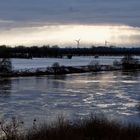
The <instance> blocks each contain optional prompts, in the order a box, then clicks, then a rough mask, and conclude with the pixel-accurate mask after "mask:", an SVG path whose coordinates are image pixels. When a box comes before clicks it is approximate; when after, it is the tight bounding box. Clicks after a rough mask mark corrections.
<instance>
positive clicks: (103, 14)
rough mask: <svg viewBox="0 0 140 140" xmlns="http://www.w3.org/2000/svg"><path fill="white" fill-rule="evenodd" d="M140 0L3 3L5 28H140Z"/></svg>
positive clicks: (15, 0) (16, 0)
mask: <svg viewBox="0 0 140 140" xmlns="http://www.w3.org/2000/svg"><path fill="white" fill-rule="evenodd" d="M139 18H140V1H139V0H116V1H115V0H1V1H0V20H6V21H7V20H8V21H9V20H10V21H12V22H9V23H6V24H4V23H1V22H0V26H2V27H4V26H5V27H11V26H26V25H34V24H49V23H50V24H64V23H65V24H67V23H78V24H79V23H80V24H96V23H100V24H127V25H131V26H138V27H140V22H139Z"/></svg>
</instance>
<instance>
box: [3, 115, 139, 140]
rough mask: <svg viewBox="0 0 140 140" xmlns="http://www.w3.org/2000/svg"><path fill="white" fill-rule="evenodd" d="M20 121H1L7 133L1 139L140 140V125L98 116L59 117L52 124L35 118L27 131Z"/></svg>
mask: <svg viewBox="0 0 140 140" xmlns="http://www.w3.org/2000/svg"><path fill="white" fill-rule="evenodd" d="M20 123H21V124H23V122H19V121H17V120H15V119H13V120H12V122H11V123H9V124H6V125H5V124H3V123H1V128H2V129H3V132H4V131H5V132H4V134H5V135H6V136H5V137H3V138H1V140H140V126H136V125H132V124H131V125H130V124H128V125H123V124H120V123H116V122H113V121H108V120H107V119H100V118H97V117H90V118H89V119H85V120H75V121H73V122H70V121H68V120H65V119H64V118H62V117H59V118H58V120H57V121H56V122H55V123H51V124H50V125H47V124H42V125H37V124H36V120H34V121H33V126H32V128H30V129H29V130H28V131H27V132H23V131H21V130H20V128H19V126H20ZM4 125H5V126H4ZM4 129H5V130H4Z"/></svg>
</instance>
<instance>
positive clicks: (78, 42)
mask: <svg viewBox="0 0 140 140" xmlns="http://www.w3.org/2000/svg"><path fill="white" fill-rule="evenodd" d="M75 41H76V43H77V48H79V46H80V39H78V40H75Z"/></svg>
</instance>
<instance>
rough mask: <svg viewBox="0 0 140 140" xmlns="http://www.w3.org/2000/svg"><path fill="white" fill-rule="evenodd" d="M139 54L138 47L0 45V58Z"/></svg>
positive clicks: (139, 49)
mask: <svg viewBox="0 0 140 140" xmlns="http://www.w3.org/2000/svg"><path fill="white" fill-rule="evenodd" d="M130 54H131V55H140V48H121V47H111V46H110V47H105V46H98V47H95V46H92V47H90V48H86V47H85V48H72V47H65V48H60V47H58V46H57V45H56V46H52V47H50V46H41V47H39V46H32V47H26V46H17V47H9V46H5V45H3V46H0V58H32V57H57V58H63V57H68V58H71V57H72V56H92V55H102V56H103V55H130Z"/></svg>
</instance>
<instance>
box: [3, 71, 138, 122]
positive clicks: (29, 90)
mask: <svg viewBox="0 0 140 140" xmlns="http://www.w3.org/2000/svg"><path fill="white" fill-rule="evenodd" d="M139 99H140V72H121V71H116V72H100V73H86V74H72V75H63V76H62V75H61V76H43V77H20V78H7V79H0V117H4V118H10V117H12V116H18V117H20V118H22V119H23V120H25V121H26V122H30V121H31V120H33V119H34V118H39V119H40V120H44V119H49V120H53V119H55V118H56V116H57V115H59V114H63V115H64V116H66V117H68V118H84V117H86V116H88V115H89V114H91V113H93V114H104V115H105V116H107V117H109V118H110V119H117V120H121V121H130V122H135V123H140V118H139V117H140V116H139V110H138V104H139Z"/></svg>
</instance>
